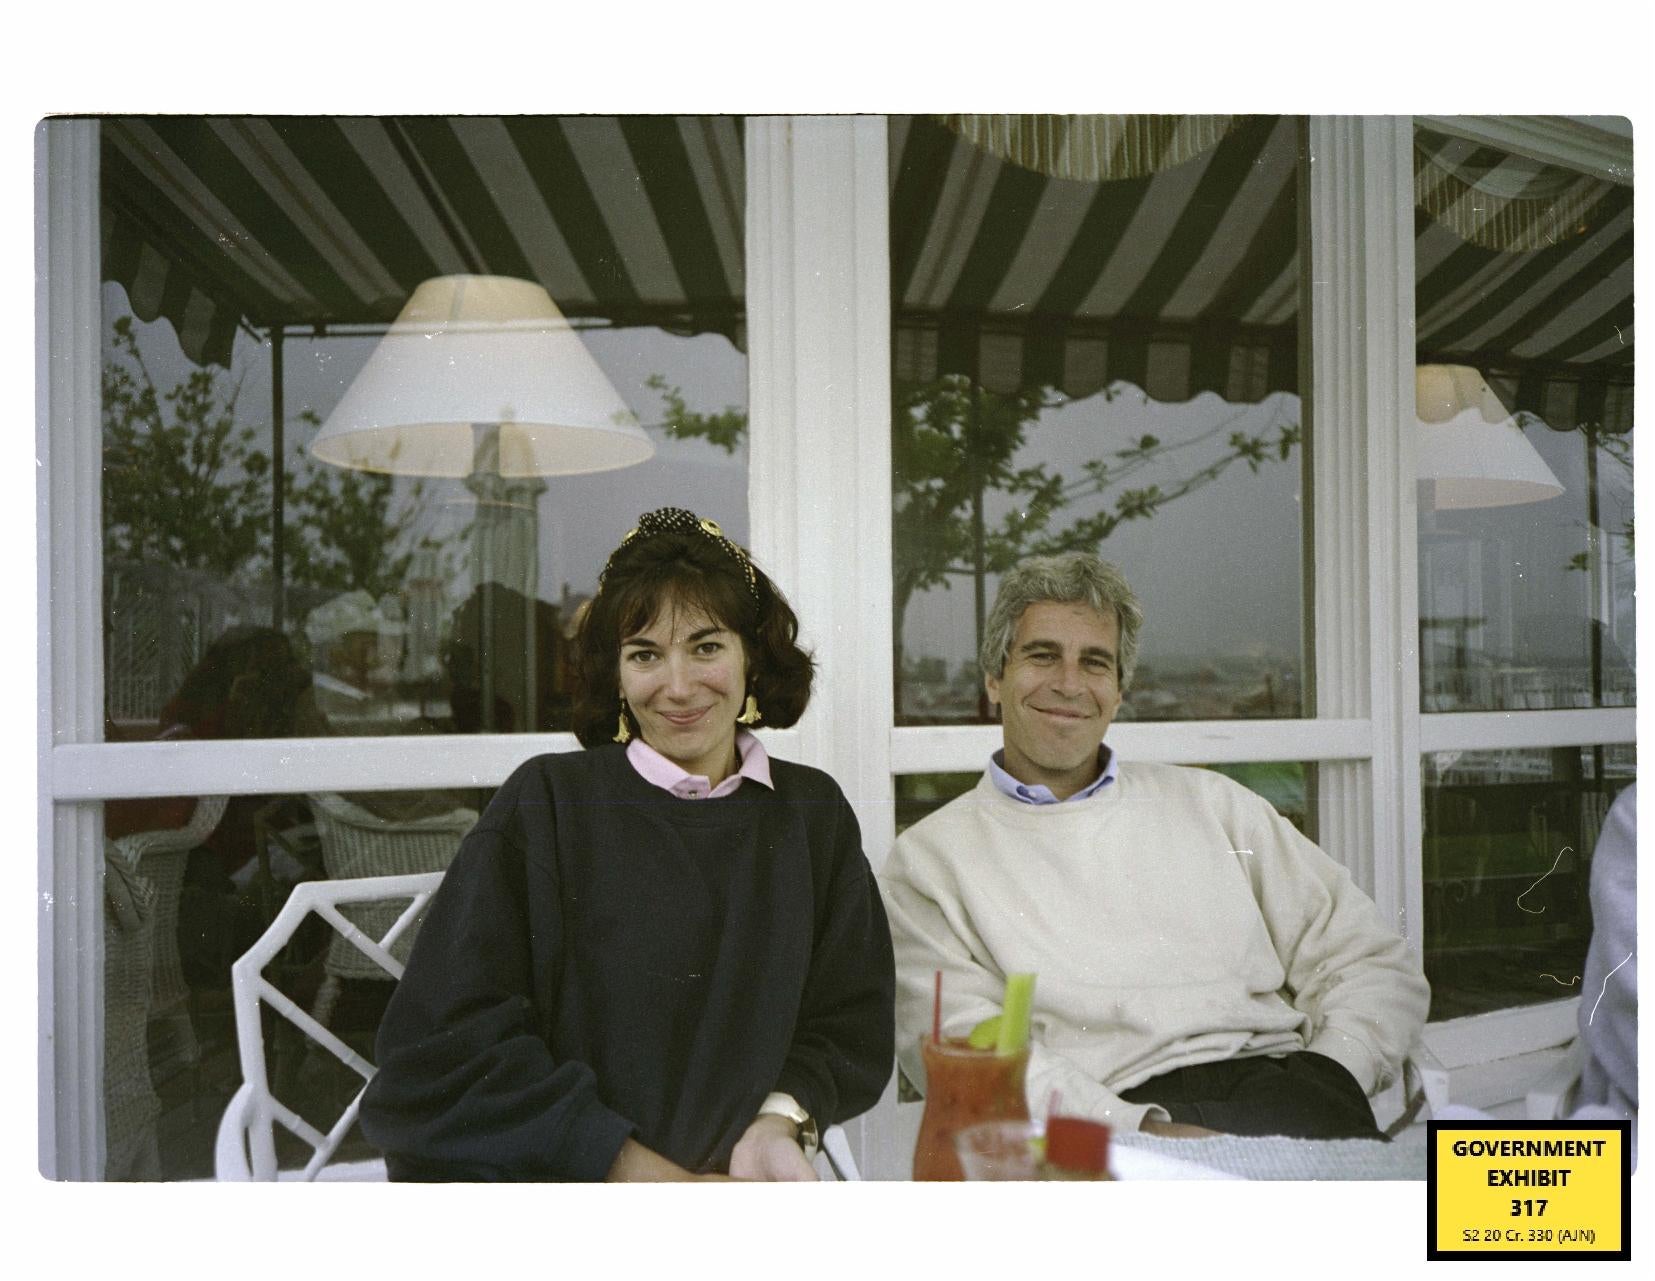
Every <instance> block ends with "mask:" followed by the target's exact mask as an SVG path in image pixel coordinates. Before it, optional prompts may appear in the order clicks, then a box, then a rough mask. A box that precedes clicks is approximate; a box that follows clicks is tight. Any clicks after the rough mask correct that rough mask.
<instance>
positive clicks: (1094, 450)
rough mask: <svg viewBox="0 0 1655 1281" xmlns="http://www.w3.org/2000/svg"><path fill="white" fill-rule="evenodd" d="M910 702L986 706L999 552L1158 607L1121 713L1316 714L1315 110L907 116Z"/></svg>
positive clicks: (905, 463) (973, 717) (952, 719)
mask: <svg viewBox="0 0 1655 1281" xmlns="http://www.w3.org/2000/svg"><path fill="white" fill-rule="evenodd" d="M890 156H891V194H890V210H891V215H890V217H891V291H892V300H891V304H892V341H893V351H894V359H893V365H892V375H893V388H892V397H893V416H892V431H893V438H892V471H893V475H892V490H893V494H892V503H893V531H892V537H893V544H894V546H893V556H894V566H893V569H894V576H895V600H894V608H893V619H894V626H895V633H896V637H895V639H896V708H897V722H898V723H899V724H907V725H915V724H948V723H972V722H982V721H986V720H988V719H989V715H988V708H987V706H986V703H985V699H984V696H983V691H982V682H981V679H980V677H979V676H978V674H977V667H976V652H977V641H978V636H979V634H980V630H981V626H982V619H983V617H984V615H985V613H986V611H987V608H988V605H989V604H990V603H991V602H992V600H993V597H994V592H995V588H996V587H997V585H998V582H999V575H1000V574H1001V572H1003V571H1004V570H1005V569H1006V568H1008V567H1009V566H1010V565H1012V564H1014V563H1015V562H1016V561H1017V560H1019V559H1020V558H1022V557H1023V556H1026V555H1030V554H1036V553H1050V552H1055V551H1063V550H1072V549H1084V550H1088V551H1096V552H1098V553H1099V554H1100V555H1103V556H1104V557H1106V558H1107V559H1110V560H1113V561H1115V562H1116V563H1118V564H1119V565H1120V566H1121V567H1122V569H1123V571H1124V572H1125V573H1126V575H1127V577H1128V579H1129V580H1130V581H1131V582H1132V583H1133V585H1134V588H1135V590H1136V591H1137V592H1138V594H1139V595H1140V597H1141V598H1142V599H1143V601H1144V603H1145V607H1146V612H1147V621H1146V623H1145V626H1144V632H1143V641H1142V654H1143V657H1142V659H1141V662H1140V666H1139V669H1138V674H1137V679H1136V683H1135V687H1134V688H1133V689H1132V690H1131V691H1130V692H1129V694H1128V696H1127V699H1126V701H1125V702H1124V703H1123V704H1122V707H1121V712H1120V715H1121V716H1122V717H1123V718H1136V719H1140V720H1168V719H1209V718H1230V717H1249V716H1258V717H1291V716H1298V715H1301V714H1302V712H1303V708H1304V700H1303V693H1302V687H1303V678H1304V677H1303V653H1302V643H1301V634H1302V630H1303V613H1304V600H1303V593H1302V585H1301V546H1300V544H1301V538H1300V528H1301V498H1302V479H1301V468H1300V462H1301V450H1300V441H1301V432H1302V422H1303V419H1302V406H1301V404H1300V398H1299V393H1300V384H1299V377H1298V351H1299V326H1298V310H1299V309H1298V298H1299V244H1298V222H1299V217H1298V165H1299V156H1300V128H1299V124H1298V122H1297V121H1296V120H1294V119H1291V118H1287V117H1266V116H1237V117H1229V116H1221V117H1214V116H993V117H987V116H984V117H978V116H947V117H929V116H899V117H893V118H892V120H891V123H890Z"/></svg>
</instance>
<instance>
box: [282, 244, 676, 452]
mask: <svg viewBox="0 0 1655 1281" xmlns="http://www.w3.org/2000/svg"><path fill="white" fill-rule="evenodd" d="M477 427H485V428H486V427H497V428H498V432H497V437H498V459H499V462H498V468H499V474H500V475H501V476H507V477H511V476H566V475H579V474H581V473H585V472H597V471H608V470H610V469H612V468H616V467H629V466H631V465H632V464H634V463H641V462H643V461H645V460H646V459H648V458H650V457H651V456H652V455H653V454H654V453H655V446H654V444H653V443H652V442H651V441H650V439H649V437H648V436H647V435H646V434H645V433H644V430H643V428H642V427H640V426H639V425H638V420H637V418H636V417H634V415H633V413H632V411H631V410H630V409H628V408H627V405H626V402H625V401H624V400H622V399H621V396H620V393H619V392H617V391H616V390H615V387H614V384H612V383H611V382H610V381H609V379H608V377H607V376H606V375H605V374H604V372H603V370H601V369H600V368H598V364H597V362H596V361H595V360H593V359H592V355H591V353H590V352H588V351H587V350H586V344H585V343H583V342H582V341H581V340H580V335H579V334H577V333H576V332H575V331H574V330H573V329H572V328H571V327H570V325H569V322H568V321H567V320H566V319H565V318H564V316H563V313H562V312H561V311H559V310H558V309H557V304H556V303H554V302H553V301H552V299H551V296H550V295H549V294H548V293H547V292H546V290H545V289H544V288H542V287H541V286H540V285H537V284H535V283H533V282H532V281H527V280H514V279H512V278H510V277H507V276H439V277H437V278H436V279H434V280H427V281H426V282H425V283H424V284H422V285H420V287H419V288H418V289H416V290H414V292H413V295H412V296H411V297H410V298H409V299H408V302H407V304H406V305H405V306H404V307H403V309H402V313H401V315H399V316H398V317H397V318H396V321H395V323H393V324H392V325H391V328H390V330H389V331H388V332H387V333H386V334H385V336H384V337H383V338H381V339H380V341H379V346H378V347H376V348H374V352H373V355H372V356H370V357H369V358H368V363H367V365H366V367H364V368H363V370H362V372H361V373H360V374H358V375H357V377H356V381H355V382H353V383H352V384H351V385H350V387H349V389H348V390H347V391H346V392H345V395H344V398H343V399H341V400H340V402H339V404H338V406H337V407H336V408H335V409H334V411H333V412H332V413H331V414H329V415H328V418H327V421H326V422H324V423H323V424H322V430H321V431H320V432H319V433H318V434H317V436H316V439H315V440H314V441H313V442H312V443H311V446H310V448H311V452H312V453H313V454H315V455H316V457H318V458H320V459H322V460H323V461H325V462H329V463H334V464H336V465H337V466H340V467H354V468H358V469H361V470H363V471H378V472H392V473H396V474H398V475H405V476H465V475H469V474H470V473H471V472H472V470H473V463H474V456H475V450H476V445H477V433H476V431H475V428H477ZM493 444H494V442H490V450H489V452H490V455H491V458H492V456H493V454H494V449H493Z"/></svg>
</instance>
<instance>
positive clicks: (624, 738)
mask: <svg viewBox="0 0 1655 1281" xmlns="http://www.w3.org/2000/svg"><path fill="white" fill-rule="evenodd" d="M615 741H616V742H617V743H628V742H631V741H632V727H631V726H630V725H628V724H627V723H626V699H624V698H623V699H621V715H620V721H619V723H618V724H617V725H616V727H615Z"/></svg>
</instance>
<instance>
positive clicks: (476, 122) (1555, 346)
mask: <svg viewBox="0 0 1655 1281" xmlns="http://www.w3.org/2000/svg"><path fill="white" fill-rule="evenodd" d="M1111 122H1125V123H1120V124H1113V123H1111ZM742 132H743V131H742V121H741V119H740V118H739V117H690V116H639V117H619V118H612V117H596V116H581V117H527V116H522V117H498V116H466V117H410V118H391V117H386V118H321V117H217V118H212V117H210V118H192V117H141V118H140V117H111V118H108V119H106V120H104V121H103V147H102V156H103V247H104V276H105V278H106V279H109V280H114V281H118V282H120V283H121V284H122V285H123V286H124V287H125V289H126V291H127V294H128V296H129V299H130V301H131V305H132V308H133V310H134V311H135V312H136V313H137V314H138V315H139V316H141V317H143V318H144V319H146V320H152V319H154V318H156V317H157V316H164V317H165V318H166V319H167V320H168V321H169V322H170V323H171V324H172V326H173V327H174V329H175V330H176V331H177V333H178V335H179V338H180V341H181V343H182V345H183V347H184V350H185V352H186V353H187V354H188V355H189V356H190V357H191V358H192V359H194V360H196V361H198V362H201V363H216V364H228V362H229V359H230V350H231V344H232V342H233V339H234V335H235V331H236V329H237V327H238V326H240V325H243V324H246V325H249V326H252V327H254V328H256V329H265V328H269V327H273V326H283V327H306V326H316V327H322V328H326V327H329V326H339V325H348V324H360V323H385V322H388V321H390V320H391V319H393V318H394V317H395V315H396V313H397V310H398V308H399V307H400V306H401V304H402V302H403V301H404V300H405V299H406V298H407V297H408V295H409V294H410V293H411V292H412V291H413V289H414V287H415V286H416V285H418V284H419V283H420V282H421V281H422V280H425V279H427V278H429V277H431V276H436V275H442V274H448V273H455V272H481V273H490V274H500V275H511V276H521V277H525V278H528V279H533V280H538V281H539V282H540V283H542V284H543V285H545V286H546V288H547V290H548V291H549V292H550V293H551V295H552V297H553V298H554V299H556V300H557V303H558V305H559V306H560V307H561V308H562V309H563V311H564V312H565V314H567V315H570V316H574V317H591V318H602V319H603V320H605V321H607V322H608V323H610V324H615V325H645V324H647V325H657V326H661V327H664V328H667V329H670V330H673V331H675V332H682V333H720V334H724V335H726V336H727V337H729V338H730V339H731V341H733V342H735V343H737V344H738V345H740V344H742V343H743V342H744V329H743V322H744V305H743V298H744V292H745V281H744V272H743V210H744V203H745V182H744V174H743V155H742ZM890 138H891V149H890V166H891V284H892V296H893V368H894V371H895V374H896V376H897V378H898V379H899V380H902V381H909V382H917V381H924V380H928V379H931V378H934V377H936V376H938V375H940V374H947V373H957V374H968V375H971V376H973V377H975V378H976V379H977V380H978V381H979V382H980V383H981V384H982V385H984V386H986V387H989V388H991V389H994V390H1001V391H1006V390H1010V389H1011V388H1013V387H1016V386H1019V385H1043V386H1051V387H1056V388H1060V389H1061V390H1063V391H1064V392H1066V393H1067V394H1069V395H1071V396H1084V395H1088V394H1090V393H1092V392H1094V391H1096V390H1098V389H1099V388H1101V387H1104V386H1106V385H1108V384H1109V383H1111V382H1114V381H1117V380H1123V381H1127V382H1131V383H1133V384H1136V385H1137V386H1140V387H1142V388H1143V389H1144V390H1145V391H1147V392H1148V393H1149V394H1150V395H1151V396H1154V397H1155V398H1156V399H1159V400H1166V401H1173V400H1185V399H1188V398H1190V397H1192V396H1194V395H1196V394H1198V393H1200V392H1202V391H1212V392H1216V393H1218V394H1219V395H1221V396H1223V397H1225V398H1226V399H1228V400H1231V401H1237V402H1245V401H1255V400H1258V399H1259V398H1261V397H1263V396H1264V395H1266V394H1268V393H1270V392H1272V391H1278V390H1285V391H1297V390H1298V389H1299V385H1300V378H1299V370H1298V358H1299V334H1298V328H1299V303H1300V281H1299V275H1300V269H1301V265H1302V262H1303V258H1302V255H1300V253H1299V246H1298V234H1299V208H1298V201H1299V187H1298V167H1299V160H1300V156H1301V150H1302V144H1301V131H1300V126H1299V122H1298V120H1296V119H1295V118H1292V117H1275V116H1235V117H1175V116H1174V117H1137V118H1132V119H1131V120H1130V121H1128V120H1127V118H1124V117H1073V118H1064V117H1039V118H1034V117H893V119H892V125H891V135H890ZM1417 160H1418V169H1419V183H1418V190H1417V192H1416V196H1417V198H1418V200H1419V202H1420V203H1419V207H1418V209H1417V211H1416V214H1417V218H1416V252H1417V254H1418V261H1419V264H1420V274H1419V285H1418V314H1419V324H1418V346H1419V351H1420V355H1421V358H1422V359H1425V360H1432V361H1442V362H1451V363H1463V364H1471V365H1475V366H1477V367H1478V368H1480V369H1482V370H1484V371H1485V373H1487V374H1488V375H1489V377H1490V381H1491V382H1493V383H1494V384H1495V385H1496V386H1497V387H1499V388H1501V390H1502V391H1508V390H1509V392H1510V394H1513V395H1515V397H1516V399H1517V402H1518V406H1519V407H1522V408H1529V409H1533V410H1535V411H1536V412H1539V413H1541V414H1542V416H1546V417H1547V419H1548V421H1554V419H1553V417H1552V415H1553V414H1555V415H1557V420H1558V421H1568V422H1571V423H1572V422H1578V421H1583V420H1585V419H1586V418H1599V419H1601V418H1604V417H1607V418H1608V419H1610V420H1614V419H1615V418H1616V417H1617V416H1618V415H1619V414H1620V412H1621V410H1620V409H1617V406H1623V405H1624V404H1628V403H1629V397H1630V384H1631V373H1632V298H1631V293H1632V287H1631V255H1632V229H1631V220H1632V192H1631V188H1630V187H1628V186H1621V185H1616V184H1613V183H1609V182H1605V181H1601V180H1596V179H1589V178H1579V177H1576V176H1574V175H1568V174H1561V175H1560V173H1559V171H1557V170H1555V169H1549V170H1548V169H1545V168H1544V167H1540V166H1533V165H1526V164H1525V162H1519V161H1514V160H1513V159H1512V158H1511V157H1508V156H1505V155H1504V154H1503V153H1499V152H1493V151H1488V150H1486V149H1483V148H1479V147H1477V146H1476V145H1474V144H1471V143H1466V142H1461V141H1458V140H1454V139H1449V138H1445V137H1442V136H1440V135H1435V134H1431V133H1429V132H1427V131H1425V130H1420V131H1419V132H1418V147H1417ZM1057 175H1066V176H1057ZM1548 410H1550V413H1548ZM1627 412H1628V415H1629V411H1627Z"/></svg>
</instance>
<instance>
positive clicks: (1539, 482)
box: [1414, 365, 1563, 511]
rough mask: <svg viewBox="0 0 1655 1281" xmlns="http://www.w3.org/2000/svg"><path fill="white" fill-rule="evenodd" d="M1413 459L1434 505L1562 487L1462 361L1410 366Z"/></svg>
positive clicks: (1501, 499) (1465, 504) (1495, 500)
mask: <svg viewBox="0 0 1655 1281" xmlns="http://www.w3.org/2000/svg"><path fill="white" fill-rule="evenodd" d="M1414 404H1415V423H1416V430H1417V432H1418V438H1417V439H1418V446H1419V448H1418V451H1417V466H1418V476H1419V479H1420V480H1421V481H1427V482H1429V483H1430V495H1431V506H1432V507H1434V508H1435V509H1436V510H1438V511H1451V510H1460V509H1464V508H1472V507H1508V506H1513V505H1515V504H1517V503H1534V502H1540V501H1541V500H1543V499H1547V498H1556V497H1557V496H1558V495H1559V494H1561V493H1562V492H1563V485H1562V484H1561V483H1560V482H1559V481H1558V479H1557V477H1556V475H1554V474H1553V472H1552V469H1551V468H1550V467H1548V466H1547V465H1546V460H1545V459H1544V458H1542V457H1541V456H1540V451H1539V450H1537V449H1536V448H1535V447H1534V446H1533V445H1531V444H1530V443H1529V441H1528V439H1527V437H1525V436H1524V435H1523V429H1522V428H1521V427H1519V426H1518V425H1517V422H1516V420H1515V419H1514V418H1513V417H1512V416H1511V414H1510V412H1509V411H1508V410H1507V409H1506V407H1505V406H1504V405H1503V404H1501V403H1500V398H1499V397H1498V396H1496V395H1495V394H1494V389H1493V388H1492V387H1490V386H1489V385H1488V383H1487V382H1486V381H1485V380H1484V378H1483V376H1482V375H1481V374H1480V373H1478V372H1477V371H1476V370H1475V369H1473V368H1471V367H1470V366H1469V365H1420V366H1418V367H1417V368H1416V369H1415V371H1414Z"/></svg>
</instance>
